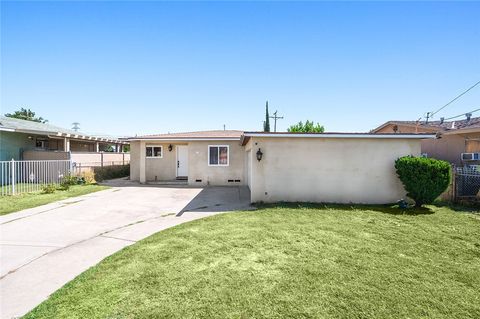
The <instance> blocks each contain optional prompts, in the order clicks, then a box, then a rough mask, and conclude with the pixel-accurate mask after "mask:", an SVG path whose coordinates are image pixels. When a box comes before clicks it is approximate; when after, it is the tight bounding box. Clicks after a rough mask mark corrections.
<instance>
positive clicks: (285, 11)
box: [0, 2, 480, 135]
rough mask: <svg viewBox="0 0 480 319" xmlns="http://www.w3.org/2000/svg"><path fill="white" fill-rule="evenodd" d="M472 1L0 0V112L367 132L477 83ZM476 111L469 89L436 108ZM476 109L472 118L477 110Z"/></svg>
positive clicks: (155, 128)
mask: <svg viewBox="0 0 480 319" xmlns="http://www.w3.org/2000/svg"><path fill="white" fill-rule="evenodd" d="M479 16H480V3H473V2H471V3H467V2H465V3H451V2H449V3H443V2H441V3H440V2H439V3H431V2H424V3H412V2H407V3H379V2H372V3H363V2H362V3H358V2H357V3H347V2H339V3H325V2H319V3H284V2H277V3H273V2H262V3H253V2H248V3H231V2H229V3H218V2H217V3H214V2H209V3H187V2H181V3H168V2H47V3H42V2H2V3H1V67H2V68H1V99H0V102H1V113H2V114H3V113H6V112H11V111H13V110H15V109H17V108H19V107H21V106H26V107H29V108H31V109H32V110H34V111H35V112H37V114H38V115H41V116H43V117H45V118H47V119H49V120H50V122H51V123H52V124H57V125H60V126H65V127H70V126H71V125H70V124H71V123H72V122H75V121H77V122H80V123H81V125H80V126H81V129H82V131H85V132H88V133H106V134H116V135H134V134H145V133H157V132H178V131H191V130H204V129H222V128H223V125H224V124H225V125H226V127H227V129H244V130H260V129H261V127H262V121H263V117H264V105H265V100H267V99H268V100H269V103H270V110H271V111H272V112H273V111H275V110H278V111H279V113H280V114H281V115H283V116H284V117H285V119H283V120H280V121H279V123H278V129H279V130H285V129H286V128H287V127H288V125H289V124H292V123H295V122H298V121H300V120H305V119H310V120H314V121H318V122H320V123H321V124H323V125H324V126H325V127H326V129H327V131H368V130H370V129H372V128H374V127H376V126H378V125H379V124H381V123H383V122H384V121H387V120H391V119H403V120H415V119H417V118H419V117H420V116H422V115H424V114H425V112H427V111H433V110H435V109H436V108H438V107H440V106H441V105H443V104H445V103H446V102H448V101H449V100H450V99H452V98H453V97H455V96H456V95H457V94H459V93H461V92H462V91H463V90H464V89H466V88H468V87H469V86H470V85H472V84H474V83H475V82H477V81H479V80H480V19H479V18H478V17H479ZM475 108H480V87H477V88H476V89H474V90H472V91H471V92H470V93H469V94H467V95H465V96H464V97H463V98H462V99H460V100H459V101H457V102H456V103H454V104H452V105H450V106H449V107H447V108H445V110H444V111H442V112H440V113H439V114H438V116H437V119H438V118H439V117H440V116H445V117H449V116H453V115H457V114H461V113H463V112H467V111H470V110H473V109H475ZM477 115H478V116H480V113H477Z"/></svg>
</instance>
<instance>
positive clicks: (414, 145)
mask: <svg viewBox="0 0 480 319" xmlns="http://www.w3.org/2000/svg"><path fill="white" fill-rule="evenodd" d="M433 138H435V135H433V134H411V133H407V134H393V133H388V134H371V133H268V132H243V131H228V130H227V131H225V130H224V131H202V132H190V133H172V134H160V135H147V136H137V137H132V138H130V139H129V141H130V146H131V150H130V152H131V158H130V178H131V179H132V180H134V181H139V182H140V183H150V182H157V183H159V182H160V183H161V182H167V181H171V180H183V181H184V183H185V184H188V185H190V186H208V185H224V186H227V185H245V186H248V187H249V188H250V192H251V201H252V202H279V201H288V202H296V201H301V202H335V203H372V204H373V203H374V204H380V203H392V202H395V201H397V200H399V199H401V198H403V197H404V196H405V191H404V189H403V186H402V184H401V182H400V180H399V179H398V177H397V176H396V173H395V169H394V162H395V160H396V159H397V158H399V157H401V156H405V155H414V156H419V155H420V153H421V149H420V143H421V140H422V139H433Z"/></svg>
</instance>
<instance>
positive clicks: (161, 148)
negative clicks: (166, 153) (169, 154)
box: [145, 145, 163, 158]
mask: <svg viewBox="0 0 480 319" xmlns="http://www.w3.org/2000/svg"><path fill="white" fill-rule="evenodd" d="M154 147H160V152H161V153H162V156H147V148H152V155H153V154H154V152H153V148H154ZM145 158H163V145H145Z"/></svg>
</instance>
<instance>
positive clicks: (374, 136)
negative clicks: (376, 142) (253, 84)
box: [244, 133, 436, 139]
mask: <svg viewBox="0 0 480 319" xmlns="http://www.w3.org/2000/svg"><path fill="white" fill-rule="evenodd" d="M244 136H246V137H296V138H300V137H307V138H371V139H380V138H384V139H385V138H392V139H427V138H432V139H433V138H435V137H436V136H435V134H409V135H407V134H349V133H345V134H337V133H333V134H322V133H318V134H309V133H306V134H295V133H277V134H268V133H267V134H264V133H245V134H244Z"/></svg>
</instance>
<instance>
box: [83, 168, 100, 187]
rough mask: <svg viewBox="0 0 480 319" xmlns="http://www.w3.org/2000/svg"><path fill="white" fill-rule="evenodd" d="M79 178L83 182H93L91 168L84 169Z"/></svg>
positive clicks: (93, 175) (93, 176)
mask: <svg viewBox="0 0 480 319" xmlns="http://www.w3.org/2000/svg"><path fill="white" fill-rule="evenodd" d="M80 176H81V178H82V179H83V181H84V183H85V184H88V185H90V184H95V183H96V181H95V173H94V172H93V171H91V170H88V171H84V172H82V173H81V174H80Z"/></svg>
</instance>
